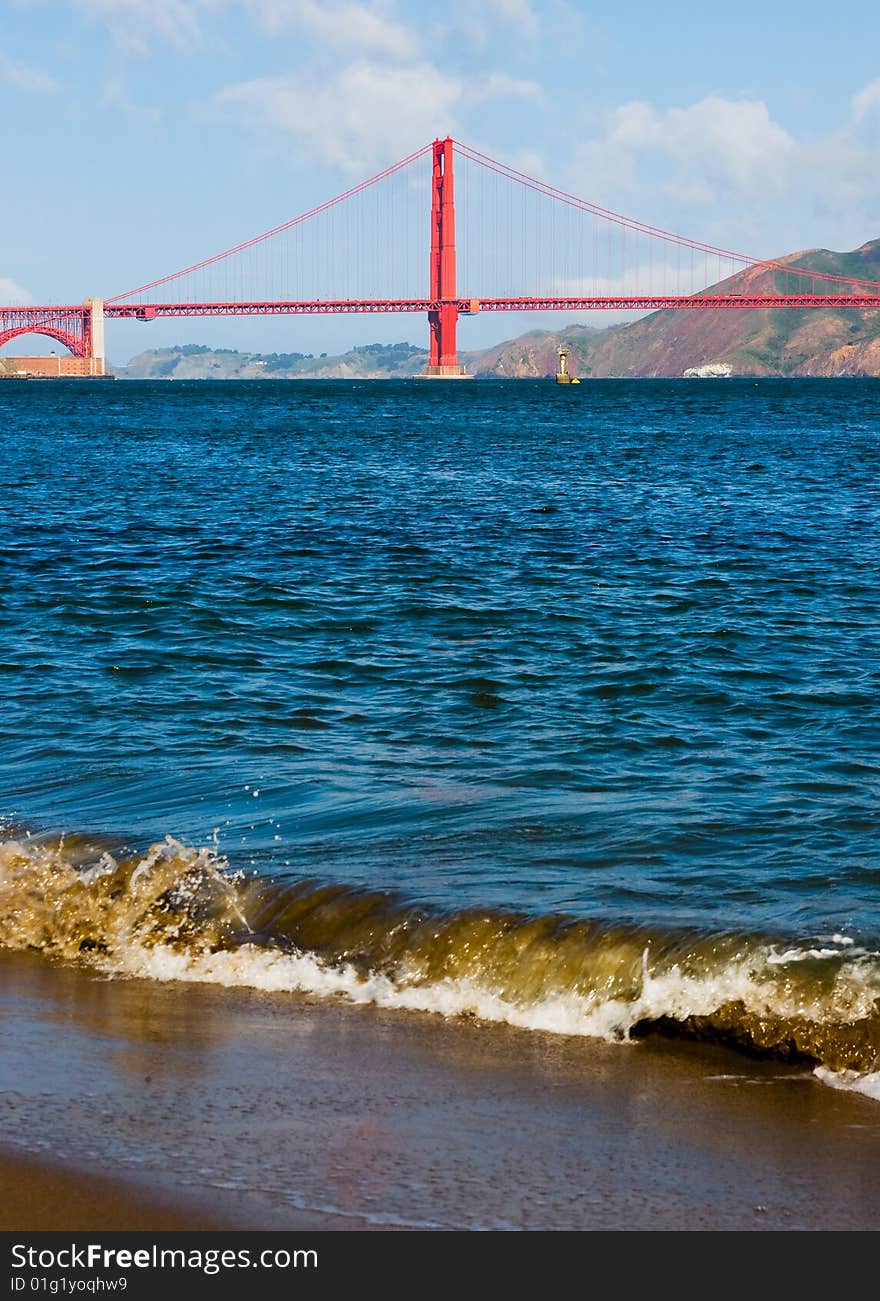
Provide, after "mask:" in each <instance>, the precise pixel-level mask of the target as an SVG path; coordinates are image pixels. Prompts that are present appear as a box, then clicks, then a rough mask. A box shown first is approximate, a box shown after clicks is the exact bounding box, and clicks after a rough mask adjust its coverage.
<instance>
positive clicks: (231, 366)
mask: <svg viewBox="0 0 880 1301" xmlns="http://www.w3.org/2000/svg"><path fill="white" fill-rule="evenodd" d="M778 261H779V263H781V264H782V265H790V266H793V267H803V268H806V269H809V270H813V271H824V272H829V273H832V274H834V275H841V276H847V275H850V276H856V277H858V278H859V279H862V280H875V281H878V282H880V240H872V241H870V242H869V243H867V244H863V245H862V247H861V248H858V249H855V250H854V251H853V252H851V253H834V252H832V251H830V250H829V249H810V250H808V251H807V252H802V253H792V254H789V255H788V256H787V257H782V258H779V259H778ZM784 280H785V273H784V272H779V271H768V270H762V269H761V268H751V269H749V270H747V271H741V272H739V273H738V274H737V275H735V276H731V277H730V278H729V279H727V280H722V281H720V282H719V283H718V284H717V285H712V286H710V287H709V288H708V289H707V290H705V292H706V293H740V294H746V293H773V292H790V291H791V290H792V289H794V286H793V285H792V286H786V285H785V284H784ZM462 335H464V336H465V337H466V331H464V330H463V331H462ZM560 343H565V345H566V347H567V348H568V349H569V352H570V359H569V369H570V370H571V371H572V373H573V374H576V375H581V376H584V377H590V376H592V377H593V378H610V377H620V378H629V377H632V378H636V377H651V376H654V377H679V376H681V375H683V374H684V372H685V371H686V370H689V369H691V368H694V367H701V366H713V365H721V366H723V367H729V370H730V373H732V374H735V375H818V376H822V375H825V376H837V375H878V376H880V299H878V306H877V309H876V310H874V309H871V310H864V311H861V310H858V309H854V308H836V309H835V308H828V309H826V308H821V309H814V308H810V309H805V310H803V311H796V310H793V309H789V308H777V309H770V310H766V311H756V310H753V309H750V310H744V311H730V310H715V311H712V310H708V311H678V310H666V311H659V312H652V313H651V314H650V315H649V316H645V317H642V318H641V320H638V321H634V322H632V323H630V324H628V325H617V326H612V327H611V328H610V329H597V328H595V327H593V326H588V325H563V326H561V327H560V329H559V330H554V331H550V330H531V331H528V332H526V333H524V334H521V335H518V336H517V337H516V338H514V339H510V340H508V341H506V342H504V343H499V344H496V345H495V346H493V347H491V348H485V349H482V350H480V351H471V352H466V351H461V352H460V353H459V357H460V360H461V361H462V363H463V364H464V365H465V366H466V367H467V369H468V370H469V371H470V372H471V373H472V374H473V375H475V376H477V377H484V378H502V379H504V378H506V379H529V378H537V377H541V376H549V375H552V374H553V373H554V372H555V370H556V365H557V359H556V349H557V347H558V346H559V344H560ZM426 361H427V351H426V350H425V349H424V348H419V347H416V346H415V345H413V344H410V343H397V344H379V343H372V344H367V345H365V346H363V347H358V348H352V349H351V351H350V352H346V353H343V354H341V355H339V356H331V357H328V356H326V355H325V354H322V355H321V356H320V357H314V356H312V355H311V354H304V353H298V352H292V353H271V354H260V353H246V352H234V351H231V350H229V349H214V350H212V349H209V348H205V347H201V346H198V345H192V344H190V345H187V346H185V347H179V348H159V349H153V350H151V351H149V352H143V353H140V354H139V356H137V357H134V358H132V360H131V361H130V362H129V363H128V365H126V366H114V367H113V369H114V372H115V374H116V375H117V377H118V378H120V379H393V378H400V379H406V378H409V377H410V376H411V375H414V374H417V373H419V372H421V371H423V370H424V368H425V364H426Z"/></svg>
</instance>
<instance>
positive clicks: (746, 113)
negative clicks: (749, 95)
mask: <svg viewBox="0 0 880 1301" xmlns="http://www.w3.org/2000/svg"><path fill="white" fill-rule="evenodd" d="M794 151H795V144H794V141H793V139H792V138H791V136H790V135H789V134H788V133H787V132H786V131H785V130H784V129H783V128H782V127H781V126H779V125H778V124H777V123H775V122H773V121H772V119H771V117H770V114H769V112H768V111H767V106H766V104H764V103H762V102H761V101H760V100H747V99H740V100H726V99H721V98H720V97H718V96H711V97H709V98H707V99H703V100H700V101H699V103H697V104H692V105H690V106H689V107H688V108H668V109H665V110H662V111H661V110H658V109H656V108H654V106H653V105H651V104H647V103H644V102H642V101H632V102H630V103H628V104H622V105H621V106H620V107H619V108H616V109H615V110H614V111H613V112H612V113H611V114H610V115H609V117H608V119H607V122H606V129H605V133H604V135H603V136H601V137H599V138H597V139H594V140H592V141H588V142H587V143H586V144H584V145H582V146H580V147H579V149H578V151H577V155H576V157H577V164H578V169H579V170H580V171H581V172H582V173H584V174H585V175H587V176H589V180H590V189H591V197H597V198H598V200H599V201H600V202H603V201H604V200H603V199H602V198H601V197H599V196H601V194H602V193H603V191H604V192H605V193H606V194H607V193H609V192H611V193H617V192H620V191H624V190H626V189H632V188H635V187H636V186H637V185H638V183H639V175H640V170H641V168H642V166H643V165H644V164H649V165H651V166H656V164H657V163H658V161H659V162H661V163H662V164H663V166H662V171H663V175H664V182H663V183H664V185H665V186H666V187H667V188H669V187H671V190H670V192H672V193H681V189H682V186H683V185H685V186H687V188H688V191H689V193H690V198H691V201H692V202H693V201H696V200H697V199H701V200H702V201H703V202H704V203H711V202H712V201H713V200H714V199H716V198H717V196H718V193H719V188H723V187H725V186H728V187H729V186H733V187H734V188H736V189H743V190H750V189H753V188H754V187H756V186H767V185H770V186H775V185H777V184H778V183H779V180H780V177H781V175H783V174H784V172H785V170H786V169H787V167H788V164H789V161H790V159H791V157H792V155H793V153H794Z"/></svg>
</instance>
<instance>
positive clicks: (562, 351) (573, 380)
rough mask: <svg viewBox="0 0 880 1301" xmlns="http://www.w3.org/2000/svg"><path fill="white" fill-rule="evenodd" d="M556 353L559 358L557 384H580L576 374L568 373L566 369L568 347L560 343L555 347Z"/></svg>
mask: <svg viewBox="0 0 880 1301" xmlns="http://www.w3.org/2000/svg"><path fill="white" fill-rule="evenodd" d="M556 355H557V356H558V358H559V370H558V371H557V372H556V383H557V384H580V380H579V379H578V377H577V375H569V373H568V369H567V365H566V363H567V361H568V349H567V348H566V347H564V346H563V345H562V344H560V345H559V347H558V348H557V349H556Z"/></svg>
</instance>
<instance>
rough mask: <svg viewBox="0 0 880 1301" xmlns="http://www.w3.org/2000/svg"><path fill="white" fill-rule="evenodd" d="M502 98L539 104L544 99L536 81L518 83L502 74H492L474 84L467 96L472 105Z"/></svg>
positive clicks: (513, 78)
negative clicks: (531, 101) (527, 100)
mask: <svg viewBox="0 0 880 1301" xmlns="http://www.w3.org/2000/svg"><path fill="white" fill-rule="evenodd" d="M503 97H510V98H513V99H531V100H535V101H536V102H540V101H541V100H543V98H544V91H543V89H542V88H541V87H540V86H539V85H538V83H537V82H536V81H518V80H517V79H516V78H515V77H508V76H507V74H506V73H504V72H492V73H490V74H489V76H488V77H486V79H485V80H484V81H483V82H482V83H477V84H475V85H474V86H473V87H472V88H471V91H470V93H469V96H468V98H469V100H470V102H471V103H472V104H482V103H484V102H485V101H486V100H490V99H501V98H503Z"/></svg>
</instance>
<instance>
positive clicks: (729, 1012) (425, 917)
mask: <svg viewBox="0 0 880 1301" xmlns="http://www.w3.org/2000/svg"><path fill="white" fill-rule="evenodd" d="M0 944H2V945H4V946H5V947H7V948H12V949H33V950H39V951H40V952H42V953H44V954H46V955H48V956H53V957H57V958H60V959H66V960H75V961H77V962H80V963H88V964H90V965H91V966H92V967H94V968H96V969H98V970H100V971H102V972H104V973H106V974H111V975H121V976H138V977H146V978H150V979H155V980H179V981H200V982H211V983H216V984H221V985H227V986H236V985H238V986H248V987H252V988H257V989H262V990H267V991H291V992H292V991H299V992H305V993H308V994H312V995H317V996H337V997H341V998H345V999H348V1000H350V1001H352V1002H356V1003H374V1004H377V1005H379V1006H382V1007H389V1008H407V1009H412V1010H419V1011H423V1012H433V1013H439V1014H441V1015H443V1016H446V1017H455V1016H472V1017H476V1018H479V1019H484V1020H486V1021H501V1022H506V1023H508V1024H510V1025H513V1026H519V1027H523V1028H526V1029H530V1030H542V1031H548V1032H551V1033H555V1034H566V1035H585V1036H593V1037H598V1038H602V1039H606V1040H616V1041H631V1040H634V1039H639V1038H643V1037H644V1036H646V1035H648V1034H651V1033H658V1034H664V1035H671V1036H686V1037H692V1038H700V1039H705V1040H709V1041H714V1042H717V1043H723V1044H727V1045H730V1046H732V1047H735V1048H739V1049H741V1050H743V1051H745V1052H748V1053H751V1054H757V1055H762V1056H774V1057H778V1058H782V1059H785V1060H788V1061H794V1062H803V1063H805V1064H809V1065H810V1066H812V1068H813V1069H814V1071H815V1074H816V1075H817V1077H818V1078H819V1079H821V1080H822V1081H823V1082H825V1083H827V1084H830V1085H833V1086H834V1087H837V1088H846V1089H857V1090H859V1091H860V1092H862V1093H864V1094H865V1095H867V1096H869V1097H873V1098H876V1099H878V1100H880V953H878V952H875V951H870V950H867V949H864V948H861V947H859V946H858V945H857V944H855V943H854V942H853V941H852V940H851V939H849V938H848V937H846V936H842V935H832V936H827V937H823V938H819V939H811V940H810V941H809V942H805V943H803V944H802V945H792V944H790V943H786V944H782V943H776V942H774V941H773V940H772V939H770V938H767V937H758V936H748V935H730V934H721V935H719V934H703V933H699V932H696V931H678V932H665V931H661V930H659V929H653V930H649V929H645V928H640V927H634V926H628V927H624V926H619V927H614V926H608V925H600V924H597V923H594V922H590V921H585V920H581V919H577V918H573V917H570V916H563V915H558V914H551V915H547V916H532V915H526V914H521V913H520V914H514V913H509V912H501V911H493V910H491V909H473V908H470V909H467V910H463V911H458V912H441V911H439V910H437V909H433V910H432V909H429V908H426V907H423V906H419V905H414V904H411V903H407V902H406V901H404V900H402V899H400V898H398V897H396V896H394V895H390V894H385V893H380V892H368V891H364V890H358V889H354V888H351V887H348V886H345V885H324V884H319V883H317V882H315V881H303V880H290V879H277V878H276V879H273V878H267V877H265V876H246V875H245V874H243V873H240V872H235V871H232V870H231V869H230V867H229V865H228V863H227V861H226V860H225V859H224V858H223V857H222V856H221V855H220V854H219V853H218V852H217V851H216V850H214V849H213V848H207V849H198V850H197V849H193V848H190V847H188V846H186V845H184V844H181V843H180V842H179V841H177V840H175V839H174V838H172V837H171V836H168V837H166V838H165V840H164V841H162V842H159V843H156V844H154V845H152V846H151V847H150V848H149V849H148V850H147V851H146V852H145V853H141V854H135V855H132V856H130V857H116V856H114V855H113V854H112V853H111V852H110V850H109V849H107V848H101V847H100V846H98V847H96V846H95V843H94V841H88V840H86V839H84V838H66V839H65V838H59V839H55V840H54V841H49V840H44V839H40V840H36V839H33V840H31V839H28V838H18V839H8V840H7V841H5V842H4V843H2V844H0Z"/></svg>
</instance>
